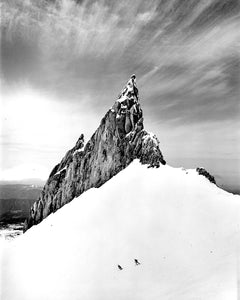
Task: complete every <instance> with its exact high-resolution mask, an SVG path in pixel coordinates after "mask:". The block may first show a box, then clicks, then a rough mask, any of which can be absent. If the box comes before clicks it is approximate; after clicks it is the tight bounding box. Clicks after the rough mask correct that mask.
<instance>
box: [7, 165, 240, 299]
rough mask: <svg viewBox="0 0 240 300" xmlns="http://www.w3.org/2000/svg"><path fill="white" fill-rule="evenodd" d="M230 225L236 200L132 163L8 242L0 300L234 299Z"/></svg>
mask: <svg viewBox="0 0 240 300" xmlns="http://www.w3.org/2000/svg"><path fill="white" fill-rule="evenodd" d="M239 223H240V197H239V196H234V195H232V194H229V193H227V192H225V191H223V190H221V189H219V188H218V187H216V186H215V185H214V184H211V183H210V182H209V181H208V180H207V179H206V178H205V177H203V176H200V175H198V174H197V172H196V171H194V170H188V171H185V170H184V169H175V168H172V167H170V166H167V165H166V166H161V168H159V169H153V168H152V169H148V168H147V167H146V166H143V165H140V163H139V162H138V161H137V160H135V161H134V162H133V163H132V164H131V165H130V166H128V167H127V168H126V169H125V170H123V171H122V172H120V173H119V174H118V175H117V176H115V177H113V178H112V179H111V180H109V181H108V182H107V183H105V184H104V185H103V186H102V187H101V188H99V189H90V190H89V191H87V192H85V193H84V194H83V195H81V196H80V197H79V198H76V199H75V200H73V201H72V202H71V203H69V204H68V205H66V206H65V207H63V208H62V209H61V210H58V211H57V212H56V213H55V214H52V215H50V216H49V217H48V218H47V219H45V220H44V221H43V222H42V223H41V224H39V225H37V226H34V227H33V228H31V229H30V230H29V231H27V232H26V233H25V234H24V235H23V236H21V237H20V238H18V239H17V240H16V241H15V242H14V243H12V244H11V245H10V246H9V249H7V251H6V252H5V256H4V265H3V269H2V275H3V280H2V292H3V293H2V297H3V298H2V299H4V300H15V299H16V300H50V299H51V300H53V299H54V300H63V299H64V300H65V299H66V300H69V299H71V300H81V299H82V300H88V299H94V300H108V299H109V300H113V299H114V300H119V299H121V300H128V299H129V300H134V299H141V300H151V299H158V300H159V299H174V300H176V299H178V300H180V299H184V300H187V299H204V300H206V299H211V300H214V299H218V300H219V299H221V300H226V299H228V300H231V299H237V292H238V276H239V273H238V254H237V253H238V240H239ZM135 258H137V259H138V260H139V261H140V263H141V265H139V266H135V265H134V259H135ZM118 264H120V265H121V266H122V267H123V270H122V271H119V270H118V268H117V265H118Z"/></svg>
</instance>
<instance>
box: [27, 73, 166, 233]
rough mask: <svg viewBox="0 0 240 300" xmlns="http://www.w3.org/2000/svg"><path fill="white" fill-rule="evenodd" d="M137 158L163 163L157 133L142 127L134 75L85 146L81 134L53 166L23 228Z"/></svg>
mask: <svg viewBox="0 0 240 300" xmlns="http://www.w3.org/2000/svg"><path fill="white" fill-rule="evenodd" d="M136 158H138V159H139V160H140V162H141V163H143V164H147V165H149V167H159V166H160V163H162V164H165V160H164V159H163V156H162V153H161V151H160V149H159V141H158V139H157V137H156V136H155V135H153V134H150V133H148V132H147V131H145V130H144V126H143V113H142V109H141V106H140V103H139V95H138V89H137V86H136V78H135V75H133V76H132V77H131V78H130V80H129V81H128V82H127V84H126V86H125V87H124V89H123V90H122V92H121V93H120V95H119V96H118V99H117V100H116V102H115V104H114V105H113V106H112V108H111V109H109V111H108V112H107V113H106V115H105V116H104V118H103V119H102V121H101V123H100V126H99V127H98V129H97V130H96V131H95V133H94V134H93V135H92V137H91V138H90V140H89V141H88V142H87V144H86V145H85V147H84V136H83V134H82V135H81V136H80V137H79V139H78V141H77V143H76V145H75V146H74V147H73V148H72V149H71V150H69V151H68V152H67V153H66V155H65V156H64V158H63V159H62V161H61V162H60V163H59V164H58V165H56V166H55V167H54V168H53V170H52V172H51V173H50V176H49V178H48V180H47V182H46V184H45V186H44V188H43V190H42V193H41V195H40V197H39V199H38V201H36V202H35V203H34V204H33V206H32V207H31V210H30V214H29V218H28V220H27V222H26V230H27V229H28V228H30V227H31V226H33V225H35V224H38V223H39V222H41V221H42V220H43V219H44V218H46V217H47V216H48V215H49V214H51V213H52V212H55V211H56V210H58V209H59V208H61V207H62V206H63V205H65V204H66V203H68V202H70V201H71V200H72V199H73V198H75V197H77V196H79V195H81V194H82V193H83V192H85V191H87V190H88V189H90V188H92V187H97V188H98V187H100V186H101V185H102V184H104V183H105V182H106V181H107V180H109V179H110V178H111V177H113V176H114V175H116V174H117V173H118V172H119V171H121V170H122V169H124V168H125V167H126V166H128V165H129V164H130V163H131V162H132V161H133V160H134V159H136Z"/></svg>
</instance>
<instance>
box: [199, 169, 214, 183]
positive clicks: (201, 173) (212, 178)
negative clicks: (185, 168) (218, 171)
mask: <svg viewBox="0 0 240 300" xmlns="http://www.w3.org/2000/svg"><path fill="white" fill-rule="evenodd" d="M196 171H197V172H198V174H199V175H203V176H205V177H206V178H207V179H208V180H209V181H210V182H212V183H214V184H216V180H215V178H214V177H213V176H212V175H211V174H210V173H208V171H207V170H205V169H204V168H197V169H196Z"/></svg>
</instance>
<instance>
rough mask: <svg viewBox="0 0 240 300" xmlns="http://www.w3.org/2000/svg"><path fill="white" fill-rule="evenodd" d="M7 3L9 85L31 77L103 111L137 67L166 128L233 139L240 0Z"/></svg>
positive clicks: (154, 114) (65, 99)
mask: <svg viewBox="0 0 240 300" xmlns="http://www.w3.org/2000/svg"><path fill="white" fill-rule="evenodd" d="M1 10H2V21H1V29H2V30H1V40H2V43H1V48H2V49H1V50H2V51H1V58H2V68H1V69H2V71H1V79H2V81H3V94H7V93H9V91H11V90H12V89H13V87H14V89H15V88H16V87H21V86H24V85H28V86H30V87H31V89H35V90H37V91H41V92H44V93H46V94H47V95H48V99H49V101H50V102H51V101H55V100H51V99H58V100H57V101H58V105H63V106H65V105H67V104H68V105H70V106H71V105H72V106H74V107H78V109H77V110H76V111H78V112H80V111H83V112H84V113H85V114H89V115H90V114H93V115H94V116H97V115H98V116H99V118H100V117H101V116H102V114H104V113H105V111H106V109H107V108H108V107H109V106H111V105H112V103H113V101H114V99H113V95H116V96H117V94H118V92H119V90H120V89H121V87H122V86H121V85H122V84H123V83H124V82H125V81H126V79H127V78H128V77H129V75H130V74H132V73H136V74H137V80H138V85H139V88H140V93H141V94H140V96H141V102H142V106H143V109H144V112H145V117H146V120H147V119H148V120H151V122H150V124H149V125H150V126H151V125H152V127H153V128H154V130H156V133H158V134H159V135H160V137H161V136H162V135H163V136H164V134H165V133H163V132H162V131H161V130H160V129H159V127H156V126H155V125H154V124H159V120H161V122H162V123H163V124H168V126H166V127H165V130H167V131H168V133H169V132H170V131H171V130H173V129H174V130H175V127H179V128H182V126H185V127H187V126H194V127H195V128H196V130H197V131H198V133H199V134H200V133H201V132H202V133H203V132H204V134H205V135H206V136H207V135H209V136H210V135H211V134H212V135H217V136H220V135H221V133H220V132H223V139H225V140H227V135H228V133H227V132H229V131H225V130H224V126H225V125H224V124H229V122H230V124H232V125H231V128H232V130H233V132H234V128H237V126H238V119H239V115H240V104H239V94H240V52H239V49H240V32H239V26H240V3H239V1H238V0H200V1H199V0H161V1H157V0H151V1H145V0H138V1H130V0H128V1H126V0H124V1H123V0H120V1H109V0H105V1H104V0H100V1H73V0H61V1H60V0H56V1H50V0H49V1H45V0H40V1H36V0H23V1H20V2H19V1H14V0H8V1H5V2H3V3H2V4H1ZM86 99H87V101H86ZM33 101H34V100H33ZM36 101H37V100H36ZM98 121H99V120H98V119H97V120H96V119H92V121H91V122H92V124H94V125H97V123H98ZM221 122H222V123H221ZM204 124H208V125H209V128H210V131H209V133H208V132H207V131H205V129H204ZM221 124H222V125H221ZM229 126H230V125H228V127H229ZM217 129H219V130H217ZM221 129H222V130H221ZM186 131H187V130H184V131H183V132H186ZM210 133H211V134H210ZM209 136H208V137H206V140H209ZM233 138H234V137H233ZM237 139H238V137H237V134H235V141H234V142H233V143H232V146H233V147H235V149H236V151H239V147H236V145H237ZM217 140H218V142H217V143H218V147H220V145H219V142H220V139H217ZM179 142H181V141H179ZM175 146H176V145H175ZM204 146H205V143H204V142H203V143H202V144H201V147H202V149H203V148H204ZM179 147H181V143H180V144H179ZM194 149H195V148H194V147H192V151H194ZM170 152H171V153H172V152H173V151H171V150H169V153H170Z"/></svg>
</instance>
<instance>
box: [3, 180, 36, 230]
mask: <svg viewBox="0 0 240 300" xmlns="http://www.w3.org/2000/svg"><path fill="white" fill-rule="evenodd" d="M40 191H41V187H40V186H35V185H27V184H3V183H1V184H0V223H1V225H2V226H3V225H6V224H12V223H21V222H24V220H25V219H26V217H27V216H28V212H29V209H30V207H31V205H32V204H33V202H34V201H36V200H37V198H38V196H39V194H40Z"/></svg>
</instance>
